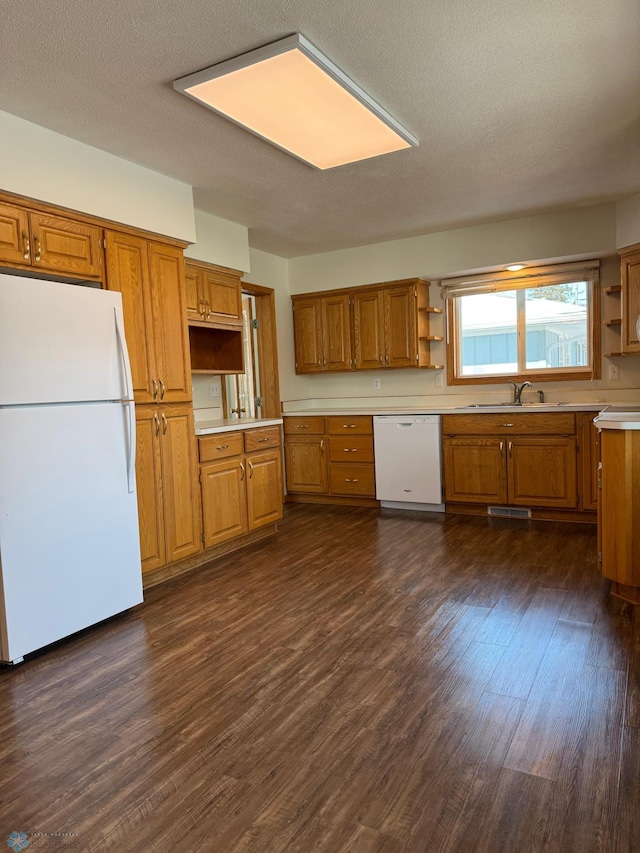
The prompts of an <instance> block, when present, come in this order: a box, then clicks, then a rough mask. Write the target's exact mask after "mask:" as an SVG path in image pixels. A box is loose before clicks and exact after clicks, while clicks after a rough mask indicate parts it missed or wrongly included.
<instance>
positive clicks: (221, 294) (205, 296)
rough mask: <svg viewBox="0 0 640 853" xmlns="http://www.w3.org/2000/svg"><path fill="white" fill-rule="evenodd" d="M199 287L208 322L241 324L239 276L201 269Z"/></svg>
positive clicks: (240, 286)
mask: <svg viewBox="0 0 640 853" xmlns="http://www.w3.org/2000/svg"><path fill="white" fill-rule="evenodd" d="M200 287H201V298H202V302H203V304H204V310H205V311H206V319H207V320H208V321H209V322H211V323H224V324H225V325H233V326H241V325H242V285H241V284H240V279H239V278H237V277H236V276H233V275H225V274H224V273H222V272H210V271H207V270H202V272H201V276H200Z"/></svg>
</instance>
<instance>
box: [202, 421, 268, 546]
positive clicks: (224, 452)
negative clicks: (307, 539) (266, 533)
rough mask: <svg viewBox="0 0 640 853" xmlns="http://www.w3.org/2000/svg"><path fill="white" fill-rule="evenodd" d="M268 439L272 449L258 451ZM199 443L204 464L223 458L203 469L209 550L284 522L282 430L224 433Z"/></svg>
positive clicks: (204, 504) (206, 544) (203, 512)
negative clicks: (278, 522)
mask: <svg viewBox="0 0 640 853" xmlns="http://www.w3.org/2000/svg"><path fill="white" fill-rule="evenodd" d="M243 438H244V441H243ZM263 441H264V442H265V444H266V445H267V448H268V449H266V450H260V449H259V450H253V447H255V446H256V444H258V443H259V442H263ZM276 442H277V447H275V448H274V447H273V445H274V443H276ZM199 445H200V459H201V460H202V459H203V458H204V459H208V458H211V456H212V455H214V454H217V455H218V456H219V457H222V458H220V459H219V461H216V462H213V463H210V464H204V465H201V466H200V482H201V489H202V518H203V525H204V546H205V548H212V547H213V546H215V545H220V544H221V543H223V542H227V541H229V540H231V539H235V538H237V537H239V536H243V535H245V534H247V533H251V532H253V531H254V530H258V529H259V528H261V527H265V526H266V525H268V524H273V523H274V522H276V521H279V520H280V519H281V518H282V491H283V490H282V454H281V451H280V430H279V428H271V429H269V428H265V429H256V430H246V431H245V432H244V434H242V433H240V432H236V433H218V434H216V435H211V436H206V437H202V438H200V439H199ZM258 446H260V445H259V444H258ZM243 450H244V452H243Z"/></svg>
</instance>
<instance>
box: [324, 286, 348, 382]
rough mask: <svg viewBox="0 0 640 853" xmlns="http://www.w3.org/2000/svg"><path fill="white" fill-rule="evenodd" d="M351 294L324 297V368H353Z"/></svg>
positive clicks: (329, 369)
mask: <svg viewBox="0 0 640 853" xmlns="http://www.w3.org/2000/svg"><path fill="white" fill-rule="evenodd" d="M349 302H350V296H349V294H348V293H345V294H336V295H335V296H325V297H323V299H322V338H323V367H324V370H327V371H331V370H351V324H350V323H349V308H350V305H349Z"/></svg>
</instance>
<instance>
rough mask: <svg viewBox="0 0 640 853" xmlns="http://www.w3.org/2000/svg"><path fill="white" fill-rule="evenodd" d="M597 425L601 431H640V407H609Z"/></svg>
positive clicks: (601, 414) (600, 416)
mask: <svg viewBox="0 0 640 853" xmlns="http://www.w3.org/2000/svg"><path fill="white" fill-rule="evenodd" d="M596 424H597V425H598V426H599V427H600V429H640V406H620V405H616V406H609V407H608V408H607V409H606V410H605V411H604V412H601V413H600V414H599V415H598V417H597V419H596Z"/></svg>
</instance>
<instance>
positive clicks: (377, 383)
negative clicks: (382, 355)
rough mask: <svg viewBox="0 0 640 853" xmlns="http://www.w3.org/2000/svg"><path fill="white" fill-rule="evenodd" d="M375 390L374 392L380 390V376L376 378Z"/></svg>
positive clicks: (374, 381)
mask: <svg viewBox="0 0 640 853" xmlns="http://www.w3.org/2000/svg"><path fill="white" fill-rule="evenodd" d="M373 390H374V391H379V390H380V377H379V376H376V377H375V378H374V380H373Z"/></svg>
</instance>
